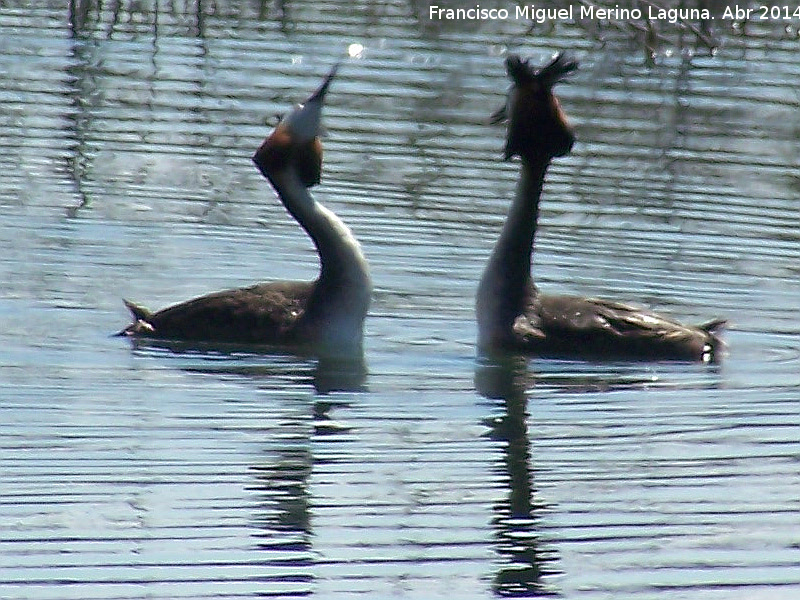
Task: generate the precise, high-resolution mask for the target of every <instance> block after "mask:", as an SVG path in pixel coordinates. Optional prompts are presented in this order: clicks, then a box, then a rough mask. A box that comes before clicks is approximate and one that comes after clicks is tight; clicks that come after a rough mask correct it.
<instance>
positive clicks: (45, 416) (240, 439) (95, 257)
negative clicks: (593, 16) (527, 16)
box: [0, 1, 800, 600]
mask: <svg viewBox="0 0 800 600" xmlns="http://www.w3.org/2000/svg"><path fill="white" fill-rule="evenodd" d="M70 5H71V6H72V12H70V10H69V9H65V8H64V7H63V6H62V3H58V2H50V1H44V2H40V3H39V4H37V7H36V8H29V7H28V6H27V3H23V2H18V3H13V2H11V3H9V2H6V3H4V4H3V6H2V7H0V80H1V81H2V85H0V107H1V108H0V208H2V217H0V284H1V285H2V287H0V597H3V598H9V599H11V598H19V599H22V598H25V599H46V598H58V599H66V598H81V599H86V598H103V599H107V598H109V599H110V598H113V599H117V598H143V597H151V598H211V597H213V598H241V597H252V596H284V595H285V596H297V595H313V596H317V597H320V598H339V597H355V596H361V597H368V598H375V597H389V596H396V597H404V598H424V599H429V598H438V597H447V598H452V597H461V598H488V597H493V596H511V597H520V596H542V595H553V594H556V595H560V596H562V597H564V598H569V599H577V600H587V599H588V600H594V599H601V598H622V597H625V598H640V599H651V598H658V599H661V598H670V599H675V598H686V599H691V600H697V599H715V600H716V599H731V600H733V599H737V600H738V599H741V598H748V599H762V598H763V599H766V598H769V599H771V600H774V599H783V598H785V599H793V598H795V597H797V596H798V594H800V568H798V567H800V538H798V533H797V531H798V528H797V523H798V513H799V512H800V504H798V498H800V467H799V466H798V465H799V464H800V463H798V461H797V456H798V454H800V442H799V441H798V440H800V416H799V415H800V410H798V405H799V404H800V338H799V337H798V334H800V325H798V319H797V308H798V306H800V270H799V269H798V264H800V234H799V233H798V231H800V228H798V205H797V198H798V190H799V189H800V188H799V187H798V177H797V172H798V157H799V156H800V141H798V140H800V137H798V135H797V132H798V131H800V116H798V115H800V111H798V95H797V91H796V82H797V80H798V77H799V76H800V66H798V62H797V60H796V56H797V44H798V38H797V28H798V25H799V24H798V22H796V21H795V22H789V23H750V24H748V26H747V27H746V28H745V30H744V31H741V30H739V29H737V28H734V27H733V26H732V25H731V26H728V25H729V24H724V23H715V29H714V31H713V32H712V33H713V35H714V36H715V38H714V39H717V40H718V41H719V45H718V47H717V49H716V50H715V51H714V53H713V54H712V53H710V52H709V51H708V50H707V49H704V48H703V47H702V46H703V45H702V43H701V44H699V45H697V44H695V42H696V41H697V40H696V36H694V34H691V32H688V31H687V30H684V31H683V32H682V33H681V31H680V28H678V27H669V26H668V24H664V23H661V24H660V25H659V27H660V29H659V35H661V36H662V37H661V38H660V42H659V44H658V45H657V47H656V49H655V54H654V56H653V57H652V60H649V59H648V58H647V57H646V52H645V51H644V48H643V45H642V43H641V40H640V39H638V38H637V35H638V34H636V31H635V30H630V29H625V28H615V27H594V26H593V25H592V24H591V23H589V24H586V23H583V24H573V23H559V24H557V26H555V27H554V28H553V29H552V30H549V29H547V28H534V30H533V31H531V32H529V31H528V25H527V24H525V23H517V22H504V23H498V22H490V23H456V22H445V23H442V22H440V23H432V22H430V21H428V20H427V19H426V18H425V15H426V14H427V10H426V8H427V6H426V5H419V6H417V4H416V3H404V2H380V3H371V2H363V3H356V4H351V3H350V4H345V3H342V4H336V3H330V2H325V3H321V4H320V3H310V2H303V3H286V4H285V5H284V7H283V10H281V7H280V6H279V5H273V4H255V3H240V2H233V1H230V2H227V1H220V2H216V3H213V5H212V4H207V3H197V4H194V5H192V6H190V5H189V4H184V3H170V2H167V3H164V2H158V3H157V2H143V3H136V4H133V3H117V4H105V3H97V2H73V3H70ZM70 15H72V16H70ZM354 43H358V44H361V45H362V46H363V52H362V53H361V54H358V55H356V56H354V57H351V58H346V59H345V60H344V63H343V65H342V68H341V71H340V76H339V78H338V79H337V81H336V82H335V84H334V87H333V88H332V90H331V94H330V97H329V101H330V103H329V106H328V109H327V112H326V126H327V130H328V136H327V138H326V139H325V142H324V143H325V149H326V154H325V171H324V175H323V177H324V179H323V185H321V186H320V187H319V188H316V190H315V191H316V193H317V194H318V197H319V198H320V199H321V200H322V201H323V202H325V204H326V205H327V206H329V207H330V208H332V209H333V210H335V211H336V212H337V214H339V215H340V216H341V217H342V218H343V219H345V220H346V221H347V222H348V223H349V224H350V225H351V227H352V229H353V231H354V232H355V234H356V236H357V237H358V238H359V239H360V240H361V242H362V245H363V247H364V250H365V252H366V254H367V256H368V258H369V260H370V263H371V266H372V272H373V276H374V280H375V288H376V289H375V294H374V299H373V306H372V309H371V312H370V316H369V318H368V321H367V325H366V349H365V363H366V364H365V367H366V372H365V373H361V372H359V371H357V370H356V371H355V372H353V371H345V372H342V371H341V370H340V369H338V368H336V366H334V367H331V366H329V365H325V364H322V365H319V364H317V363H316V362H315V361H313V360H311V359H305V358H302V357H292V356H283V355H264V354H254V353H248V352H247V351H239V352H232V353H227V354H225V353H214V352H205V353H203V352H189V351H179V352H173V351H170V350H167V349H164V348H159V347H153V346H148V345H136V346H134V345H131V344H130V343H129V342H128V341H127V340H124V339H120V338H114V337H111V336H110V334H111V333H113V332H115V331H118V330H119V329H120V328H122V327H123V326H124V325H125V324H127V322H128V315H127V314H126V311H125V309H124V307H123V306H122V303H121V300H120V299H121V298H122V297H129V298H131V299H134V300H136V301H138V302H141V303H144V304H146V305H148V306H150V307H151V308H160V307H162V306H165V305H167V304H170V303H172V302H176V301H180V300H184V299H187V298H189V297H192V296H195V295H198V294H202V293H206V292H210V291H214V290H219V289H225V288H229V287H235V286H240V285H247V284H249V283H252V282H254V281H262V280H271V279H310V278H312V277H314V275H315V272H316V268H317V263H316V257H315V254H314V251H313V247H312V245H311V243H310V242H309V240H308V239H307V238H306V237H305V235H304V234H303V233H302V232H301V231H300V230H299V229H298V227H297V225H296V224H295V223H294V222H293V221H292V220H291V219H290V218H289V217H288V216H287V215H286V213H285V211H284V209H283V207H282V206H281V205H280V204H279V202H278V201H277V199H276V198H275V197H274V194H273V192H272V191H271V189H270V187H269V185H268V183H267V182H266V181H264V180H263V179H262V178H261V177H260V175H259V174H258V172H257V171H256V170H255V169H254V168H253V166H252V164H251V163H250V158H249V157H250V156H251V154H252V152H253V150H254V149H255V148H256V147H257V146H258V144H259V143H260V142H261V140H262V139H263V137H264V136H265V135H266V134H267V133H268V131H269V130H270V127H271V126H272V124H274V118H273V116H274V115H275V114H276V113H280V112H284V111H286V110H287V109H288V108H289V107H290V106H291V105H292V103H294V102H297V101H299V100H302V99H303V98H304V97H305V96H306V94H307V93H308V92H309V91H310V90H312V89H314V88H315V87H316V85H317V84H318V82H319V80H320V78H321V76H322V75H323V74H324V73H326V72H327V70H328V68H329V67H330V65H331V64H333V63H334V62H335V61H336V60H338V59H340V58H342V57H343V56H344V55H345V54H346V49H347V48H348V46H349V45H350V44H354ZM561 49H567V50H571V51H572V52H573V53H574V54H575V56H576V57H577V58H578V59H579V60H580V61H581V69H580V71H579V72H578V73H577V74H576V76H575V77H574V78H573V79H572V81H571V82H570V83H569V84H566V85H563V86H561V87H559V88H558V92H559V96H560V98H561V101H562V105H563V107H564V109H565V111H566V113H567V114H568V115H569V117H570V119H571V120H572V122H573V123H574V124H575V125H576V129H577V132H578V137H579V139H578V143H577V144H576V146H575V149H574V151H573V153H572V154H571V155H570V156H569V157H566V158H564V159H560V160H558V161H557V162H556V163H555V164H554V165H553V167H552V169H551V171H550V174H549V178H548V182H547V187H546V190H545V198H544V200H543V205H542V218H541V228H540V231H539V236H538V239H537V248H536V255H535V266H534V274H535V276H536V278H537V281H538V282H539V283H540V286H541V287H542V288H543V289H545V290H547V291H552V292H568V293H577V294H581V295H587V296H588V295H598V296H602V297H607V298H613V299H619V300H629V301H636V302H640V303H643V304H647V305H649V306H651V307H654V308H656V309H659V310H665V311H668V312H671V313H673V314H675V315H676V316H678V317H679V318H681V319H683V320H686V321H690V322H694V321H697V322H699V321H702V320H706V319H710V318H713V317H717V316H721V317H726V318H728V319H729V320H730V323H731V326H730V330H729V331H728V332H727V334H726V340H727V342H728V345H729V349H728V356H727V357H726V359H725V361H724V362H723V364H722V365H721V366H719V367H704V366H700V365H686V364H673V365H662V364H635V365H630V364H602V365H597V364H587V363H580V362H570V361H545V360H531V361H527V362H524V361H523V362H522V363H511V364H504V365H496V364H495V365H492V364H482V363H479V362H478V361H476V359H475V347H474V342H475V334H476V330H475V324H474V314H473V308H472V306H473V296H474V291H475V286H476V283H477V280H478V277H479V274H480V272H481V270H482V268H483V264H484V262H485V260H486V258H487V257H488V254H489V252H490V250H491V247H492V244H493V243H494V240H495V239H496V236H497V233H498V231H499V228H500V226H501V223H502V220H503V218H504V216H505V211H506V208H507V205H508V199H509V198H510V197H511V195H512V194H513V189H514V182H515V177H516V165H515V164H513V163H510V164H506V163H503V162H502V161H501V160H500V159H501V148H502V129H498V128H494V127H491V126H489V125H488V116H489V115H490V114H491V112H493V111H494V110H495V109H496V108H497V107H498V106H499V105H500V104H501V103H502V102H503V94H504V91H505V89H506V86H507V83H506V80H505V78H504V73H503V67H502V60H503V56H504V53H505V52H507V51H516V52H520V53H522V54H524V55H529V56H532V57H534V58H535V59H536V60H541V61H544V60H545V59H546V58H548V57H549V56H550V55H551V54H552V53H553V52H554V51H556V50H561Z"/></svg>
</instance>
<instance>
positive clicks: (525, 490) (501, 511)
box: [475, 355, 557, 597]
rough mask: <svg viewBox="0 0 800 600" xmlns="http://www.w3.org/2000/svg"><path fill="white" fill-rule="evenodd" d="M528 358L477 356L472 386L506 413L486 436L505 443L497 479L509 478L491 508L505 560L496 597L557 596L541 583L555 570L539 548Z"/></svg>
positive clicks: (491, 422) (550, 555) (490, 422)
mask: <svg viewBox="0 0 800 600" xmlns="http://www.w3.org/2000/svg"><path fill="white" fill-rule="evenodd" d="M529 379H530V377H529V375H528V371H527V359H526V358H525V357H522V356H510V355H509V356H503V357H498V358H479V360H478V363H477V366H476V370H475V388H476V390H477V391H478V393H479V394H481V395H482V396H484V397H485V398H487V399H488V400H491V401H493V402H496V403H497V404H498V406H500V407H501V408H502V409H503V410H504V413H503V414H502V416H499V417H493V418H489V419H487V420H486V422H485V424H486V425H488V426H489V428H490V431H489V434H488V435H489V436H490V437H491V438H492V439H493V440H496V441H499V442H504V443H505V446H504V456H503V459H504V460H503V462H501V463H499V464H498V465H497V467H496V468H497V470H498V475H499V478H500V479H501V480H503V481H506V480H507V481H508V486H509V489H508V496H507V499H506V500H505V501H503V502H502V503H499V504H497V505H496V506H495V511H496V513H497V514H496V516H495V518H494V519H493V522H492V524H493V526H494V527H495V536H496V539H497V547H496V549H497V553H498V554H500V555H501V556H502V557H503V558H504V559H505V561H506V562H505V564H504V566H503V567H501V568H500V570H499V571H498V572H497V574H496V575H495V577H494V582H493V587H494V591H495V593H496V594H497V595H500V596H507V597H525V596H537V597H541V596H550V595H557V594H556V593H555V592H554V591H553V590H552V589H551V588H550V587H549V586H548V585H546V584H545V583H544V581H543V578H544V577H545V576H546V575H553V574H555V573H557V571H556V569H555V567H554V565H553V564H552V563H553V562H554V561H555V559H556V557H555V556H554V553H552V552H547V551H545V550H542V549H541V547H540V541H539V535H538V532H537V518H536V514H535V512H536V510H537V506H536V505H535V504H534V498H533V496H534V488H533V472H532V469H531V451H530V440H529V437H528V426H527V416H528V415H527V395H526V390H527V388H528V381H529Z"/></svg>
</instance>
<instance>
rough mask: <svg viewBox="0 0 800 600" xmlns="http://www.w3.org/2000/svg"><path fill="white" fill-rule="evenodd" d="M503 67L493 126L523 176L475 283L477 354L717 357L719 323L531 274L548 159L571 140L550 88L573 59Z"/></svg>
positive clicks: (510, 62) (511, 60)
mask: <svg viewBox="0 0 800 600" xmlns="http://www.w3.org/2000/svg"><path fill="white" fill-rule="evenodd" d="M506 67H507V70H508V74H509V76H510V77H511V79H512V81H513V85H512V88H511V91H510V93H509V95H508V100H507V102H506V105H505V106H504V107H503V108H501V109H500V110H499V111H497V113H495V115H494V117H493V120H494V121H495V122H499V121H507V123H508V126H507V127H508V129H507V136H506V147H505V157H506V159H507V160H508V159H511V158H512V157H514V156H519V157H520V159H521V167H520V178H519V182H518V185H517V190H516V195H515V197H514V200H513V202H512V204H511V207H510V209H509V212H508V216H507V218H506V221H505V223H504V225H503V229H502V231H501V233H500V236H499V238H498V241H497V243H496V244H495V247H494V250H493V251H492V254H491V256H490V258H489V261H488V263H487V265H486V268H485V270H484V272H483V276H482V277H481V281H480V284H479V286H478V293H477V300H476V314H477V320H478V347H479V350H480V351H481V352H482V353H492V352H497V351H500V352H523V353H528V354H533V355H538V356H557V357H567V358H587V359H625V360H687V361H703V362H713V361H715V360H717V359H718V358H719V353H720V350H721V348H722V342H721V340H720V338H719V336H718V334H719V332H720V331H721V330H722V328H723V327H724V324H725V322H724V321H723V320H714V321H709V322H708V323H705V324H703V325H700V326H690V325H684V324H682V323H680V322H678V321H676V320H674V319H671V318H669V317H665V316H663V315H659V314H658V313H655V312H653V311H650V310H647V309H642V308H638V307H635V306H632V305H629V304H622V303H618V302H610V301H607V300H600V299H596V298H581V297H578V296H563V295H547V294H542V293H540V292H539V290H538V288H537V287H536V285H535V284H534V281H533V278H532V277H531V255H532V252H533V247H534V240H535V236H536V226H537V223H538V219H539V203H540V200H541V195H542V190H543V186H544V181H545V175H546V173H547V169H548V167H549V165H550V162H551V161H552V159H553V158H556V157H559V156H564V155H565V154H567V153H568V152H569V151H570V150H571V149H572V145H573V143H574V140H575V138H574V134H573V132H572V129H571V127H570V126H569V125H568V123H567V121H566V117H565V115H564V113H563V111H562V110H561V106H560V104H559V102H558V99H557V98H556V97H555V96H554V95H553V93H552V87H553V85H555V84H556V83H557V82H558V81H560V80H561V79H563V78H564V77H565V76H566V75H567V74H569V73H570V72H572V71H574V70H575V69H576V68H577V63H575V62H574V61H571V60H569V59H567V58H566V57H565V56H564V55H563V54H560V55H558V56H557V57H556V58H555V59H554V60H553V61H552V62H550V63H549V64H548V65H546V66H545V67H543V68H541V69H538V70H537V69H534V68H532V67H531V66H530V65H529V64H528V62H527V61H523V60H521V59H520V58H519V57H517V56H509V57H508V59H507V60H506Z"/></svg>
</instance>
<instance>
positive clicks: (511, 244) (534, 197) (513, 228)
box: [477, 159, 550, 341]
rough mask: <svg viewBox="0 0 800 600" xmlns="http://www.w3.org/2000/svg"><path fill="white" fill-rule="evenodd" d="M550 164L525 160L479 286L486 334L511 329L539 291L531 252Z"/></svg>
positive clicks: (482, 327)
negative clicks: (536, 285) (532, 295)
mask: <svg viewBox="0 0 800 600" xmlns="http://www.w3.org/2000/svg"><path fill="white" fill-rule="evenodd" d="M549 164H550V162H549V160H548V161H528V160H526V159H523V160H522V169H521V173H520V180H519V183H518V184H517V191H516V195H515V197H514V201H513V203H512V204H511V209H510V210H509V212H508V216H507V217H506V221H505V224H504V225H503V230H502V232H501V233H500V237H499V239H498V240H497V244H496V245H495V247H494V250H493V251H492V255H491V257H490V258H489V262H488V264H487V265H486V269H485V270H484V272H483V277H482V278H481V282H480V285H479V287H478V299H477V313H478V314H477V317H478V325H479V328H480V334H481V337H482V338H487V337H488V338H496V337H497V336H498V335H505V333H506V332H510V330H511V327H512V325H513V322H514V319H515V318H516V317H517V316H518V315H520V314H521V313H522V312H523V311H524V308H525V305H526V303H527V301H528V300H529V299H530V296H531V294H533V293H535V287H534V286H533V282H532V280H531V254H532V252H533V242H534V237H535V235H536V223H537V221H538V219H539V199H540V197H541V194H542V185H543V183H544V176H545V172H546V171H547V167H548V166H549ZM485 341H488V340H485Z"/></svg>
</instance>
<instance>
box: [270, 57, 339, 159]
mask: <svg viewBox="0 0 800 600" xmlns="http://www.w3.org/2000/svg"><path fill="white" fill-rule="evenodd" d="M338 69H339V65H338V63H337V64H336V65H334V67H333V68H332V69H331V72H330V73H328V76H327V77H326V78H325V81H323V82H322V85H320V86H319V88H317V91H315V92H314V93H313V94H311V96H309V98H308V100H306V102H305V103H304V104H302V105H300V106H298V107H297V108H295V109H294V110H293V111H292V112H291V113H289V114H288V115H287V116H286V117H285V118H284V119H283V121H282V122H281V125H283V126H285V127H286V129H287V132H288V133H289V135H290V136H291V137H292V139H293V141H294V142H295V143H297V144H303V143H307V142H310V141H312V140H313V139H314V138H315V137H317V136H318V135H319V134H320V128H321V121H322V107H323V105H324V104H325V94H327V93H328V87H329V86H330V84H331V82H332V81H333V78H334V77H335V76H336V71H337V70H338Z"/></svg>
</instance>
